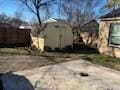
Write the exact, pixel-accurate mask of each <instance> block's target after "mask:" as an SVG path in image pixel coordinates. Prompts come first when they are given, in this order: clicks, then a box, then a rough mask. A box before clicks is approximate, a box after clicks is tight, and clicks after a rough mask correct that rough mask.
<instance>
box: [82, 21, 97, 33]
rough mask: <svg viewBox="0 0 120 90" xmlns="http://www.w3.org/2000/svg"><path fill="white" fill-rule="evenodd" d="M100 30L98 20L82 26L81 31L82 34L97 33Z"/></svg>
mask: <svg viewBox="0 0 120 90" xmlns="http://www.w3.org/2000/svg"><path fill="white" fill-rule="evenodd" d="M98 28H99V23H98V22H97V21H96V20H91V21H89V22H87V23H85V24H83V25H81V26H80V31H82V32H91V33H94V32H97V31H98Z"/></svg>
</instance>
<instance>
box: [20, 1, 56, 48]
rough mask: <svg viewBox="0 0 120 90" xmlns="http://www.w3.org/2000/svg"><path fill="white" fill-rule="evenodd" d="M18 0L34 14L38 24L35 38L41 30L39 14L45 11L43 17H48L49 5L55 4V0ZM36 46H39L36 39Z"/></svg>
mask: <svg viewBox="0 0 120 90" xmlns="http://www.w3.org/2000/svg"><path fill="white" fill-rule="evenodd" d="M19 1H20V2H22V4H23V5H24V6H26V7H27V8H28V9H29V10H30V12H32V13H33V14H34V15H35V16H36V18H37V20H38V26H39V28H37V29H38V30H37V38H38V37H39V35H40V33H41V32H42V31H43V28H42V18H41V16H42V15H43V14H44V15H45V13H47V14H46V16H45V17H49V13H50V12H49V11H50V6H52V5H53V4H55V1H56V0H19ZM38 48H39V41H38Z"/></svg>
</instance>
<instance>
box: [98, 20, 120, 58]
mask: <svg viewBox="0 0 120 90" xmlns="http://www.w3.org/2000/svg"><path fill="white" fill-rule="evenodd" d="M111 23H120V20H111V21H110V20H104V21H102V20H101V21H100V27H99V39H98V50H99V52H100V53H103V54H106V55H110V56H114V57H118V58H120V48H117V47H112V46H109V42H108V40H109V30H110V24H111Z"/></svg>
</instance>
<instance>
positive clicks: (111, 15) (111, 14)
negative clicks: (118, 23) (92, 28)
mask: <svg viewBox="0 0 120 90" xmlns="http://www.w3.org/2000/svg"><path fill="white" fill-rule="evenodd" d="M114 17H120V8H118V9H116V10H113V11H111V12H109V13H108V14H106V15H104V16H102V17H100V18H114Z"/></svg>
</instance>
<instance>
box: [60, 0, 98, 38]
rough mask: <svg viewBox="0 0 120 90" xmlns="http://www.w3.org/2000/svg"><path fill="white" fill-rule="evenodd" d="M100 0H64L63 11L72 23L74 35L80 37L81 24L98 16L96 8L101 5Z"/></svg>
mask: <svg viewBox="0 0 120 90" xmlns="http://www.w3.org/2000/svg"><path fill="white" fill-rule="evenodd" d="M99 4H100V2H99V0H92V1H91V0H62V4H61V5H62V10H61V11H62V13H64V14H65V15H66V17H67V20H68V22H70V23H71V24H72V28H73V34H75V35H74V36H77V37H78V38H79V37H80V26H81V25H82V24H84V23H85V22H87V21H90V20H91V19H94V18H96V15H95V12H94V8H95V6H97V5H99Z"/></svg>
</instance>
